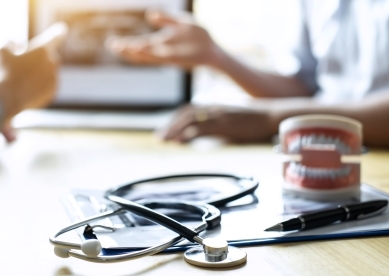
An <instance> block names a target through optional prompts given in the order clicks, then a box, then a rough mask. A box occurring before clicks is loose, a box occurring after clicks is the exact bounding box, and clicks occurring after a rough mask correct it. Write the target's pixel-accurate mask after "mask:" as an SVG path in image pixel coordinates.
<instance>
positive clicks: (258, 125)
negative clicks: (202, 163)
mask: <svg viewBox="0 0 389 276" xmlns="http://www.w3.org/2000/svg"><path fill="white" fill-rule="evenodd" d="M277 129H278V124H277V122H275V120H274V119H273V118H272V115H271V112H270V109H269V110H265V109H263V110H248V109H243V108H235V107H225V106H224V107H223V106H208V107H205V106H203V107H201V106H193V105H188V106H185V107H183V108H182V109H180V110H179V111H178V112H177V114H176V116H175V117H174V118H173V120H172V121H171V122H170V123H169V124H168V125H167V126H166V127H165V128H163V129H161V130H159V131H158V135H159V136H160V137H161V138H162V139H163V140H173V141H177V142H182V143H184V142H188V141H190V140H192V139H194V138H196V137H199V136H204V135H206V136H218V137H222V138H224V139H226V140H228V141H230V142H235V143H250V142H261V141H265V140H270V139H271V138H272V136H273V135H275V134H276V133H277Z"/></svg>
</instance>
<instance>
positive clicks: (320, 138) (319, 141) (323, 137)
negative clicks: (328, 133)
mask: <svg viewBox="0 0 389 276" xmlns="http://www.w3.org/2000/svg"><path fill="white" fill-rule="evenodd" d="M325 140H326V137H325V136H324V135H322V134H321V135H319V138H318V140H317V143H318V144H324V142H325Z"/></svg>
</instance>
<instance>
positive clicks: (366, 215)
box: [357, 206, 386, 219]
mask: <svg viewBox="0 0 389 276" xmlns="http://www.w3.org/2000/svg"><path fill="white" fill-rule="evenodd" d="M385 209H386V206H384V207H382V208H381V209H378V210H377V211H374V212H371V213H367V214H360V215H358V216H357V219H365V218H370V217H374V216H376V215H378V214H380V213H382V212H383V211H385Z"/></svg>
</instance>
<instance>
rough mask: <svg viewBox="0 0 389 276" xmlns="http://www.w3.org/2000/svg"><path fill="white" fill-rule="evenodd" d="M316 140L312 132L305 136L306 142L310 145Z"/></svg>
mask: <svg viewBox="0 0 389 276" xmlns="http://www.w3.org/2000/svg"><path fill="white" fill-rule="evenodd" d="M314 141H316V135H315V134H312V135H309V136H308V137H307V144H308V145H312V144H313V143H314Z"/></svg>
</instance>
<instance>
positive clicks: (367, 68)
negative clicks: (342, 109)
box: [276, 0, 389, 103]
mask: <svg viewBox="0 0 389 276" xmlns="http://www.w3.org/2000/svg"><path fill="white" fill-rule="evenodd" d="M299 20H301V21H300V22H298V25H297V28H296V29H295V36H294V37H295V38H296V39H295V40H294V41H292V42H291V43H290V44H288V43H286V45H287V47H285V48H287V49H286V52H285V53H283V54H280V55H278V62H277V59H276V63H278V65H279V69H280V70H279V71H280V73H282V74H284V75H289V76H296V77H298V78H300V79H301V80H302V81H304V82H305V83H306V85H307V86H308V87H310V88H311V89H312V91H316V94H315V96H316V97H318V98H319V99H320V100H322V101H323V102H327V103H333V102H341V101H359V100H361V99H362V98H363V97H364V96H366V95H367V94H368V93H376V92H382V91H387V92H389V1H387V0H301V14H300V16H299ZM284 50H285V49H284Z"/></svg>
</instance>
